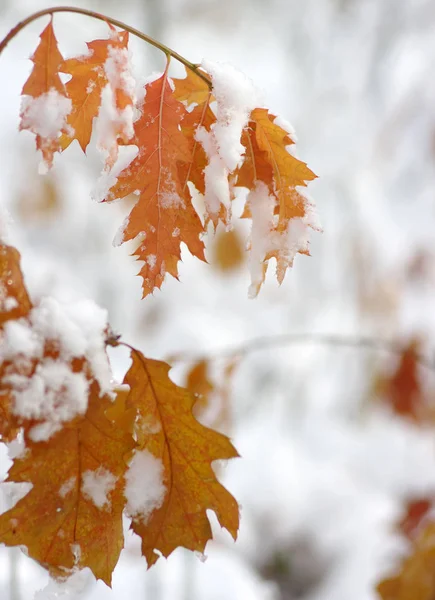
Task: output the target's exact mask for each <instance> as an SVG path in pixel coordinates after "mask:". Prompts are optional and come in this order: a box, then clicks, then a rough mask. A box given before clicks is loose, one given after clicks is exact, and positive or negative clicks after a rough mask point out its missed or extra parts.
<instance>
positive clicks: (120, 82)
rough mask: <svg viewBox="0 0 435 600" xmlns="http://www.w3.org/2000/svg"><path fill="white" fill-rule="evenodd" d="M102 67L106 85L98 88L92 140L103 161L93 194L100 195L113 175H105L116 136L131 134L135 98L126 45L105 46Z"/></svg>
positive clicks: (111, 162)
mask: <svg viewBox="0 0 435 600" xmlns="http://www.w3.org/2000/svg"><path fill="white" fill-rule="evenodd" d="M103 70H104V75H105V77H106V80H107V85H105V86H104V88H103V89H102V92H101V104H100V108H99V112H98V118H97V119H96V122H95V135H96V144H97V148H98V150H100V152H101V153H102V155H103V157H104V162H105V167H104V169H103V173H102V180H101V181H99V182H98V183H97V188H99V189H98V190H97V191H96V194H95V195H97V196H98V197H99V198H100V199H102V198H101V194H102V193H103V191H107V189H108V187H107V185H108V183H109V181H110V180H112V179H113V175H112V176H111V177H110V178H109V179H108V177H107V175H108V172H109V171H110V169H111V168H112V167H113V166H114V165H115V163H116V162H117V160H118V154H119V145H118V140H119V139H121V140H122V141H124V142H126V143H127V142H129V141H130V140H131V139H132V138H133V136H134V125H133V123H134V119H135V115H136V102H137V97H136V81H135V78H134V77H133V73H132V67H131V64H130V56H129V52H128V49H127V48H120V47H119V46H109V48H108V57H107V59H106V62H105V63H104V66H103ZM127 164H128V163H127ZM118 172H119V171H118ZM109 187H110V186H109ZM104 188H105V189H104ZM103 197H104V195H103Z"/></svg>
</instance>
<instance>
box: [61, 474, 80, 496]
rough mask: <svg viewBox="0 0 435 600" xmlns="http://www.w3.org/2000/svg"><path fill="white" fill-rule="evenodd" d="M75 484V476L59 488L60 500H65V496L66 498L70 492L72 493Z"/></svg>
mask: <svg viewBox="0 0 435 600" xmlns="http://www.w3.org/2000/svg"><path fill="white" fill-rule="evenodd" d="M76 482H77V477H76V476H75V475H73V476H72V477H70V478H69V479H67V480H66V481H65V482H64V483H63V484H62V485H61V486H60V489H59V496H60V497H61V498H65V496H67V495H68V494H69V493H70V492H72V491H73V489H74V488H75V485H76Z"/></svg>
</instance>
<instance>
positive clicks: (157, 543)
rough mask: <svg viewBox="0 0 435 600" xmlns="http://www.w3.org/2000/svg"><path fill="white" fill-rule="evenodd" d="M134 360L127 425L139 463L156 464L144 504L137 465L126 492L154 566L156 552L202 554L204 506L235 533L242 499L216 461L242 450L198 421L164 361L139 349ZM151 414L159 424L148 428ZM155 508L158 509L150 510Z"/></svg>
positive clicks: (205, 521)
mask: <svg viewBox="0 0 435 600" xmlns="http://www.w3.org/2000/svg"><path fill="white" fill-rule="evenodd" d="M132 361H133V362H132V365H131V367H130V369H129V371H128V372H127V374H126V376H125V380H124V383H126V384H128V386H129V387H130V392H129V393H128V395H127V397H126V398H125V399H124V400H125V407H126V409H127V410H128V411H131V412H134V414H136V418H135V419H131V420H130V423H129V426H130V430H132V431H133V432H134V434H135V437H136V439H137V443H138V445H139V449H140V450H141V454H139V456H141V458H140V459H137V458H136V460H138V461H140V462H143V464H146V465H148V468H151V473H152V474H153V480H152V491H153V493H152V494H150V497H149V498H148V499H147V503H146V504H145V506H144V507H141V506H140V502H139V504H138V501H137V497H136V493H137V490H139V489H140V484H139V482H137V478H136V477H135V474H134V470H135V465H134V463H132V464H131V465H130V471H129V474H128V475H127V487H126V490H127V492H126V493H127V495H128V502H129V504H130V512H131V514H132V516H133V520H132V525H131V527H132V529H133V531H135V533H137V534H138V535H140V537H141V538H142V554H143V555H144V556H145V558H146V559H147V563H148V566H151V565H153V564H154V563H155V562H156V561H157V559H158V554H157V552H156V551H159V552H160V553H162V554H163V555H164V556H166V557H167V556H169V554H171V552H173V550H175V548H177V547H178V546H183V547H184V548H188V549H190V550H195V551H198V552H204V548H205V545H206V543H207V541H208V540H209V539H210V538H211V528H210V523H209V521H208V518H207V515H206V510H207V509H211V510H213V511H214V512H215V513H216V515H217V517H218V519H219V522H220V524H221V525H222V527H225V528H226V529H227V530H228V531H229V532H230V533H231V535H232V536H233V537H234V538H235V537H236V535H237V530H238V526H239V509H238V505H237V502H236V501H235V499H234V498H233V497H232V496H231V494H230V493H229V492H228V491H227V490H226V489H225V488H224V487H223V486H222V485H221V484H220V483H219V482H218V480H217V478H216V476H215V474H214V472H213V469H212V466H211V463H212V462H213V461H214V460H218V459H228V458H232V457H236V456H237V452H236V450H235V449H234V447H233V446H232V444H231V443H230V441H229V439H228V438H227V437H225V436H224V435H222V434H220V433H217V432H215V431H213V430H211V429H208V428H207V427H204V426H203V425H201V424H200V423H198V421H196V419H195V418H194V417H193V415H192V408H193V404H194V402H195V399H194V397H193V395H192V394H191V393H190V392H188V391H187V390H186V389H184V388H181V387H178V386H176V385H175V384H174V383H173V382H172V381H171V380H170V378H169V375H168V371H169V367H168V365H167V364H165V363H163V362H160V361H156V360H150V359H147V358H145V357H144V356H143V355H142V354H141V353H140V352H138V351H136V350H135V351H133V352H132ZM150 419H152V420H154V421H155V422H159V423H160V424H161V427H160V428H155V429H150V428H149V427H148V424H149V421H150ZM136 456H138V455H136ZM134 460H135V459H134ZM132 468H133V470H132ZM133 481H136V484H133ZM163 489H165V491H166V493H165V495H164V496H163V495H162V494H163ZM150 505H153V507H154V509H153V510H152V512H151V513H150V511H149V507H150Z"/></svg>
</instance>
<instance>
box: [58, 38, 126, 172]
mask: <svg viewBox="0 0 435 600" xmlns="http://www.w3.org/2000/svg"><path fill="white" fill-rule="evenodd" d="M87 46H88V54H86V55H84V56H80V57H78V58H70V59H68V60H65V61H63V62H62V64H61V65H60V71H62V73H67V74H68V75H71V79H70V80H69V81H68V82H67V84H66V91H67V95H68V97H69V98H70V99H71V101H72V110H71V113H70V115H69V116H68V121H67V122H68V125H69V126H70V127H71V133H69V134H67V135H65V136H63V138H62V149H65V148H67V147H68V146H69V145H70V144H71V142H72V141H73V140H75V139H76V140H77V141H78V143H79V144H80V147H81V149H82V150H83V152H85V151H86V148H87V146H88V144H89V141H90V139H91V134H92V126H93V121H94V118H95V117H97V116H99V126H98V134H99V136H98V142H97V144H98V145H99V147H100V149H101V150H103V152H104V154H105V158H106V166H107V167H108V168H109V167H111V166H112V165H113V164H114V162H115V161H116V158H117V155H118V139H121V140H122V141H123V142H127V141H128V140H129V139H130V137H131V136H132V133H133V107H134V103H135V94H134V81H133V78H132V75H131V73H130V67H129V62H128V50H127V46H128V33H127V32H126V31H121V32H117V31H116V30H115V29H114V28H113V27H111V35H110V37H109V38H108V39H103V40H94V41H92V42H89V43H87Z"/></svg>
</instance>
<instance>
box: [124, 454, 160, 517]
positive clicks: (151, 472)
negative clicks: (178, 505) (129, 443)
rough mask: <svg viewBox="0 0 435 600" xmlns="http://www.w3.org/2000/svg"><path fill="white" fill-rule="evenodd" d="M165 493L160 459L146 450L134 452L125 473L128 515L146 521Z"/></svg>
mask: <svg viewBox="0 0 435 600" xmlns="http://www.w3.org/2000/svg"><path fill="white" fill-rule="evenodd" d="M165 494H166V486H165V485H164V483H163V463H162V461H161V459H159V458H156V457H155V456H153V455H152V454H151V452H149V451H148V450H141V451H138V452H136V453H135V455H134V456H133V458H132V459H131V461H130V465H129V468H128V470H127V473H126V475H125V497H126V499H127V507H126V510H127V513H128V515H129V516H131V517H135V518H137V519H140V520H141V521H142V522H143V523H146V522H147V520H148V518H149V517H150V515H151V513H152V512H153V511H154V510H156V509H157V508H160V506H161V505H162V504H163V500H164V498H165Z"/></svg>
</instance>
